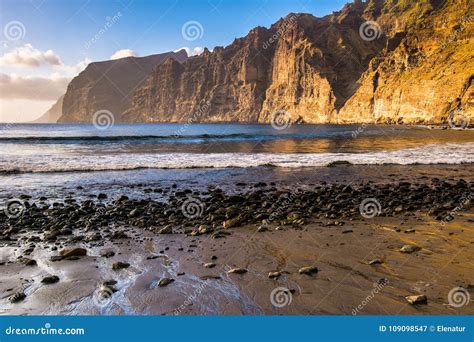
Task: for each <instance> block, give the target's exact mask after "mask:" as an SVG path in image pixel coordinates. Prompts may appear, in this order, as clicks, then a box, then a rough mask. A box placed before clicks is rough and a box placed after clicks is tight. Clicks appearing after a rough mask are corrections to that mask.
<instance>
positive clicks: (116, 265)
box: [112, 261, 130, 270]
mask: <svg viewBox="0 0 474 342" xmlns="http://www.w3.org/2000/svg"><path fill="white" fill-rule="evenodd" d="M128 267H130V264H129V263H126V262H120V261H118V262H116V263H114V264H113V265H112V269H113V270H120V269H122V268H128Z"/></svg>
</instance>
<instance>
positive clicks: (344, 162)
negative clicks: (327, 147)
mask: <svg viewBox="0 0 474 342" xmlns="http://www.w3.org/2000/svg"><path fill="white" fill-rule="evenodd" d="M350 165H352V163H351V162H349V161H347V160H336V161H333V162H330V163H328V164H327V165H326V166H327V167H335V166H350Z"/></svg>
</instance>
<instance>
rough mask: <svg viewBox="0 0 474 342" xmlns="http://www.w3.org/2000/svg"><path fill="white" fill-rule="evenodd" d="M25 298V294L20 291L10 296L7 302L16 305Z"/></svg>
mask: <svg viewBox="0 0 474 342" xmlns="http://www.w3.org/2000/svg"><path fill="white" fill-rule="evenodd" d="M25 298H26V294H25V293H24V292H23V291H21V292H17V293H15V294H14V295H12V296H10V297H9V298H8V300H9V301H10V303H18V302H21V301H22V300H24V299H25Z"/></svg>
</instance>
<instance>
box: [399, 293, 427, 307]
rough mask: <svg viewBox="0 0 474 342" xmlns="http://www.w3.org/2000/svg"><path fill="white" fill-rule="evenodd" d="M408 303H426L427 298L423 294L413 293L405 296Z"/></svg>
mask: <svg viewBox="0 0 474 342" xmlns="http://www.w3.org/2000/svg"><path fill="white" fill-rule="evenodd" d="M405 299H406V300H407V302H408V303H410V304H412V305H415V304H427V302H428V298H426V296H425V295H414V296H407V297H405Z"/></svg>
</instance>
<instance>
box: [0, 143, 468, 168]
mask: <svg viewBox="0 0 474 342" xmlns="http://www.w3.org/2000/svg"><path fill="white" fill-rule="evenodd" d="M341 161H344V162H347V163H350V164H356V165H381V164H399V165H410V164H462V163H474V143H464V144H443V145H441V144H438V145H426V146H423V147H416V148H408V149H402V150H394V151H377V152H364V153H253V154H252V153H208V154H204V153H155V154H150V153H147V154H126V155H120V154H116V155H69V154H65V155H55V156H54V157H51V158H48V157H47V156H45V155H32V156H19V157H17V158H15V159H14V160H9V161H1V162H0V174H1V173H3V174H4V175H5V174H12V173H26V172H33V173H35V172H90V171H114V170H135V169H185V168H248V167H261V166H272V167H283V168H302V167H321V166H327V165H330V164H332V163H335V162H341Z"/></svg>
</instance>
